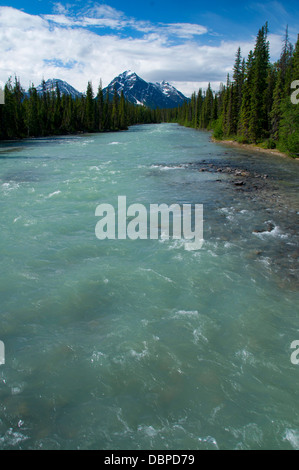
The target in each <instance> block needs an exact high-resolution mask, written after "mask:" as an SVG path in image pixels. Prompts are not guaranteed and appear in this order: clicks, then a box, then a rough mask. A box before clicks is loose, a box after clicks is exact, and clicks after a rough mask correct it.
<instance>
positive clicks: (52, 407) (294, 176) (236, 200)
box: [0, 124, 299, 450]
mask: <svg viewBox="0 0 299 470" xmlns="http://www.w3.org/2000/svg"><path fill="white" fill-rule="evenodd" d="M298 183H299V166H298V162H296V161H292V160H289V159H283V158H281V157H276V156H269V155H264V154H261V153H254V152H250V151H245V150H244V151H243V150H240V149H236V148H232V149H229V148H227V147H225V148H224V147H223V146H221V145H220V144H216V143H213V142H211V141H210V134H209V133H206V132H199V131H196V130H193V129H186V128H183V127H180V126H178V125H176V124H162V125H147V126H134V127H132V128H130V129H129V131H128V132H120V133H107V134H98V135H80V136H66V137H57V138H48V139H47V138H44V139H36V140H34V139H32V140H25V141H20V142H2V143H1V144H0V192H1V212H0V220H1V233H0V243H1V272H0V290H1V294H0V295H1V297H0V298H1V305H0V340H1V341H3V343H4V344H5V365H1V366H0V449H112V450H117V449H122V450H126V449H146V450H150V449H157V450H160V449H164V450H165V449H171V450H176V449H180V450H182V449H192V450H195V449H299V406H298V405H299V393H298V386H299V381H298V378H299V365H295V364H293V363H292V362H291V354H292V350H291V344H292V342H293V341H295V340H299V316H298V305H299V292H298V256H299V240H298V237H299V230H298V214H299V212H298V211H299V204H298V202H299V195H298ZM118 196H126V197H127V201H128V204H133V203H140V204H143V205H145V206H146V207H148V206H149V204H162V203H165V204H173V203H178V204H183V203H192V204H203V207H204V243H203V246H202V248H201V249H200V250H194V251H188V250H186V249H185V241H184V240H172V239H170V240H162V239H158V240H150V239H148V240H135V241H134V240H130V239H128V240H117V239H116V240H102V241H100V240H98V239H97V238H96V236H95V227H96V223H97V220H98V218H96V217H95V210H96V207H97V206H98V205H99V204H102V203H109V204H111V205H114V206H116V205H117V198H118Z"/></svg>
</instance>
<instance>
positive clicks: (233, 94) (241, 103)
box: [167, 24, 299, 156]
mask: <svg viewBox="0 0 299 470" xmlns="http://www.w3.org/2000/svg"><path fill="white" fill-rule="evenodd" d="M267 37H268V24H266V25H265V26H263V27H262V28H261V29H260V30H259V32H258V35H257V38H256V44H255V48H254V50H253V51H250V53H249V55H248V58H247V60H245V58H242V53H241V49H240V48H239V49H238V51H237V54H236V61H235V64H234V68H233V76H232V77H230V76H229V75H228V77H227V83H226V85H221V87H220V90H219V92H217V93H214V92H213V91H212V89H211V86H210V84H209V86H208V89H207V90H206V92H203V90H202V89H200V90H199V92H198V93H194V94H193V95H192V98H191V101H190V102H189V103H185V104H184V105H183V106H181V107H180V108H176V109H174V110H168V116H167V119H168V121H170V122H178V123H180V124H182V125H184V126H188V127H193V128H198V129H209V130H213V135H214V138H215V139H218V140H222V139H228V140H235V141H238V142H240V143H244V144H258V145H260V146H262V147H264V148H268V149H275V148H276V149H278V150H280V151H281V152H285V153H288V154H289V155H291V156H298V155H299V105H298V104H296V103H298V99H297V98H296V92H295V90H294V86H295V87H296V83H294V82H296V81H297V80H299V35H298V40H297V43H296V45H295V47H294V46H293V45H292V44H291V42H290V41H289V35H288V28H287V30H286V34H285V38H284V41H283V45H282V52H281V56H280V59H279V60H278V61H277V62H276V63H274V64H272V63H271V62H270V46H269V41H268V39H267ZM297 88H298V87H297ZM298 93H299V92H298ZM298 93H297V95H298ZM292 95H293V97H294V99H293V100H291V96H292ZM292 101H293V102H292Z"/></svg>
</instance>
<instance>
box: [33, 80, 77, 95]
mask: <svg viewBox="0 0 299 470" xmlns="http://www.w3.org/2000/svg"><path fill="white" fill-rule="evenodd" d="M57 84H58V88H59V90H60V93H61V94H62V95H71V97H72V98H81V97H82V93H80V92H79V91H78V90H76V89H75V88H73V87H72V86H71V85H70V84H69V83H67V82H64V81H63V80H58V79H55V78H54V79H53V78H52V79H50V80H47V81H46V82H45V90H46V92H50V93H51V92H52V91H53V90H54V91H55V90H56V85H57ZM36 90H37V93H38V94H39V95H42V94H43V85H42V84H40V85H39V86H38V87H37V88H36Z"/></svg>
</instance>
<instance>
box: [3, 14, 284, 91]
mask: <svg viewBox="0 0 299 470" xmlns="http://www.w3.org/2000/svg"><path fill="white" fill-rule="evenodd" d="M56 10H57V11H59V13H58V14H57V15H51V16H44V17H41V16H38V15H28V14H26V13H24V12H22V11H19V10H16V9H13V8H11V7H0V44H1V56H0V83H1V81H2V84H3V83H4V82H6V81H7V79H8V77H9V76H11V75H14V74H16V75H17V76H18V77H20V79H21V83H22V85H23V86H24V87H25V88H28V85H29V83H30V82H33V83H34V84H35V85H38V84H39V83H40V82H41V80H42V78H45V79H47V78H61V79H63V80H66V81H68V82H69V83H70V84H71V85H73V86H74V87H75V88H77V89H78V90H80V91H84V90H85V89H86V86H87V83H88V81H89V80H92V81H93V84H94V87H95V88H96V87H97V85H98V83H99V81H100V79H101V78H102V80H103V85H104V86H105V85H107V84H108V83H109V82H110V81H111V80H112V79H113V78H114V77H115V76H116V75H118V74H119V73H121V72H123V71H124V70H128V69H131V70H134V71H135V72H136V73H137V74H138V75H140V76H141V77H142V78H144V79H145V80H150V81H153V82H155V81H161V80H163V79H165V80H167V81H169V82H171V83H174V84H175V86H177V88H178V89H179V90H180V91H182V92H183V93H185V94H187V95H189V96H190V94H191V93H192V92H193V91H194V90H198V88H199V87H200V86H202V87H204V88H205V87H206V85H207V83H208V82H209V81H210V82H212V84H213V85H215V88H218V87H217V84H219V83H220V82H222V81H224V82H225V80H226V74H227V73H228V72H230V71H231V69H232V66H233V64H234V60H235V53H236V50H237V48H238V46H239V45H240V46H241V47H242V52H243V55H244V56H247V54H248V52H249V50H250V49H251V48H253V47H254V42H255V39H254V38H252V40H250V41H248V42H244V43H243V44H239V43H234V42H224V41H222V42H221V43H219V44H218V45H215V46H211V45H204V44H200V43H198V42H197V41H196V40H195V36H197V35H200V36H201V35H202V34H204V33H205V32H206V28H205V27H202V26H200V25H192V24H188V23H186V24H185V23H176V24H163V25H161V24H160V25H152V24H150V23H148V22H140V21H135V20H134V19H132V18H131V19H126V18H124V16H122V15H123V14H122V13H121V12H117V11H116V10H114V9H112V8H110V7H109V8H108V7H107V6H105V5H102V6H98V9H97V10H94V11H93V16H92V13H90V12H89V14H87V13H86V16H82V18H79V17H73V16H70V15H69V14H68V13H67V11H65V10H63V9H60V8H59V6H56ZM100 16H101V18H100ZM95 25H96V26H105V27H107V26H109V27H110V28H112V30H111V31H110V34H108V33H107V30H105V34H104V33H103V32H102V34H96V33H95V32H92V31H90V30H89V29H88V27H89V26H95ZM124 25H126V27H128V26H131V27H134V29H135V30H136V29H138V30H139V31H140V32H142V33H145V34H140V37H139V38H134V37H128V36H125V35H119V34H118V31H119V29H121V28H123V27H125V26H124ZM101 31H102V30H101V29H99V30H98V32H99V33H100V32H101ZM111 33H113V34H111ZM170 35H176V36H179V37H180V38H181V40H179V43H178V42H174V43H173V42H171V38H170ZM270 39H271V42H273V44H274V47H275V50H278V49H279V52H280V48H279V47H278V45H279V40H280V38H279V37H278V36H274V35H272V36H271V37H270Z"/></svg>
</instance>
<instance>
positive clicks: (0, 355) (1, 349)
mask: <svg viewBox="0 0 299 470" xmlns="http://www.w3.org/2000/svg"><path fill="white" fill-rule="evenodd" d="M3 364H5V346H4V343H3V341H0V366H3Z"/></svg>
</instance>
